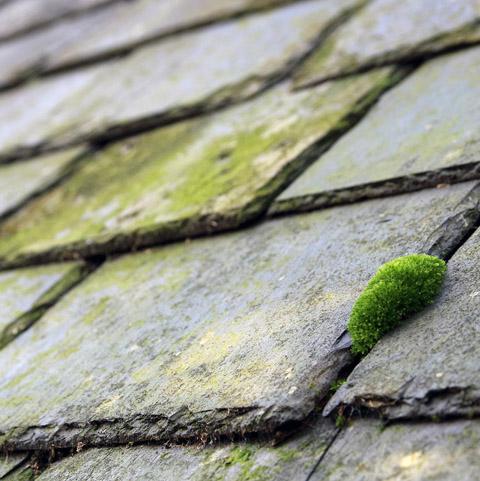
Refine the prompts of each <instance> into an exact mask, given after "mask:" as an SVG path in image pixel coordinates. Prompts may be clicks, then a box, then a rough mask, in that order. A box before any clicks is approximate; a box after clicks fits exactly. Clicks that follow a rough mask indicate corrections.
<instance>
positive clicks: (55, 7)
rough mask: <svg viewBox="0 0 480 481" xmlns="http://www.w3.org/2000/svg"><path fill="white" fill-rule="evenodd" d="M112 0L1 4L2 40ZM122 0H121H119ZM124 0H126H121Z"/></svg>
mask: <svg viewBox="0 0 480 481" xmlns="http://www.w3.org/2000/svg"><path fill="white" fill-rule="evenodd" d="M111 1H112V0H75V1H71V0H42V1H41V2H39V1H38V0H10V1H5V2H3V3H1V4H0V7H1V10H0V40H3V39H6V38H9V37H11V36H12V35H15V34H19V33H22V32H26V31H28V30H30V29H33V28H37V27H39V26H42V25H45V24H47V23H49V22H52V21H54V20H57V19H59V18H62V17H65V16H67V15H72V14H78V13H81V12H83V11H85V10H87V9H89V8H92V7H96V6H101V5H104V4H107V3H110V2H111ZM119 1H120V0H119ZM121 1H124V0H121Z"/></svg>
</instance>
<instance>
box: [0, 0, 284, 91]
mask: <svg viewBox="0 0 480 481" xmlns="http://www.w3.org/2000/svg"><path fill="white" fill-rule="evenodd" d="M285 1H286V0H261V1H258V0H229V1H228V2H218V1H217V0H208V1H205V0H203V1H202V2H198V0H180V1H178V0H177V1H175V2H165V1H158V0H136V1H116V2H113V3H112V4H111V5H109V6H108V8H101V9H94V10H93V11H91V12H90V13H88V14H84V15H79V16H74V17H73V18H71V19H65V20H63V21H61V22H57V23H55V24H54V25H52V26H50V27H49V28H45V29H40V30H36V31H34V32H32V33H31V34H30V35H25V36H23V37H21V38H14V39H13V40H11V41H10V42H5V43H3V44H2V45H0V66H1V67H2V68H1V72H0V85H2V84H3V85H9V84H11V83H14V82H15V81H18V80H19V79H21V78H22V77H25V76H28V77H30V76H32V75H34V74H39V73H41V72H44V71H51V70H52V69H53V70H55V69H58V68H60V67H61V68H65V67H66V66H72V65H74V64H78V63H85V62H87V61H93V60H99V59H105V58H106V57H108V56H112V55H115V54H120V53H125V52H128V51H131V50H132V49H133V48H135V47H136V46H138V45H141V44H143V43H145V42H147V41H151V40H153V39H156V38H159V37H162V36H165V35H166V34H169V33H173V32H178V31H181V30H185V29H188V28H192V27H193V26H195V25H200V24H205V23H211V22H214V21H218V20H220V19H225V18H228V17H232V16H235V15H239V14H240V13H246V12H248V11H249V10H250V11H252V10H253V11H258V10H260V9H263V8H266V7H273V6H275V5H281V4H282V3H285ZM0 35H1V34H0Z"/></svg>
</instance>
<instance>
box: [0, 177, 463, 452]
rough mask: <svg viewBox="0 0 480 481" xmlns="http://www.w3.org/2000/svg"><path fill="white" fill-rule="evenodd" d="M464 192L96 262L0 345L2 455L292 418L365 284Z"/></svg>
mask: <svg viewBox="0 0 480 481" xmlns="http://www.w3.org/2000/svg"><path fill="white" fill-rule="evenodd" d="M470 187H471V185H460V184H459V185H457V186H454V187H451V188H449V189H443V190H433V189H432V190H429V191H422V192H419V193H417V194H415V195H408V196H398V197H395V198H391V199H388V200H374V201H369V202H365V203H361V204H357V205H354V206H348V207H339V208H333V209H329V210H324V211H319V212H315V213H311V214H308V215H301V216H294V217H289V218H285V219H280V220H275V221H269V222H266V223H263V224H260V225H258V226H256V227H254V228H251V229H248V230H244V231H241V232H237V233H231V234H227V235H222V236H218V237H215V238H209V239H199V240H195V241H190V242H187V243H179V244H174V245H170V246H166V247H164V248H161V249H158V250H155V251H147V252H144V253H139V254H135V255H127V256H124V257H121V258H119V259H117V260H115V261H111V262H107V263H106V264H104V265H103V266H102V267H101V268H100V269H99V270H97V271H96V272H95V273H94V274H93V275H91V276H89V277H88V278H87V279H86V280H85V281H84V282H83V283H82V284H81V285H80V286H79V287H77V288H76V289H74V290H72V291H70V292H69V293H68V294H67V295H65V296H64V297H62V299H61V300H60V301H59V302H58V303H57V304H56V305H55V306H54V307H53V308H52V309H50V310H49V311H48V312H47V313H46V315H45V316H44V317H43V318H42V320H41V322H39V323H36V324H35V325H34V326H32V328H31V329H29V330H28V331H27V332H25V334H24V335H22V336H21V337H19V338H18V339H16V341H15V342H13V343H10V344H9V345H8V346H7V347H6V348H5V349H4V350H3V351H1V352H0V379H1V385H0V408H1V409H0V431H1V432H3V433H4V435H3V436H2V439H1V440H2V442H3V443H4V447H6V448H8V449H21V448H26V449H33V448H36V449H41V448H48V447H49V446H50V445H51V443H55V445H56V446H72V445H75V444H76V443H78V442H82V443H86V444H93V445H106V444H112V443H125V442H129V441H148V440H156V441H175V440H185V439H192V438H193V439H198V438H200V439H204V438H207V439H208V438H215V437H217V436H222V435H224V436H232V435H235V434H236V435H239V434H243V433H245V432H247V433H248V432H262V433H268V432H271V431H275V430H276V429H279V428H281V427H285V426H286V425H287V426H291V424H292V423H295V422H299V421H301V420H303V419H304V418H305V417H306V416H308V415H309V414H310V413H311V412H312V410H313V409H314V407H315V403H316V400H318V399H321V398H323V397H324V396H325V395H326V394H327V393H328V392H329V388H330V384H331V382H332V381H333V380H334V379H335V378H336V376H337V375H338V372H339V370H340V369H341V368H342V367H344V366H345V364H346V363H347V362H349V361H350V360H351V359H350V355H349V354H348V352H345V351H338V350H335V349H333V350H332V346H333V345H334V343H335V340H336V339H337V338H338V336H339V335H340V334H341V332H342V331H343V329H344V327H345V324H346V320H347V318H348V315H349V312H350V310H351V307H352V304H353V302H354V300H355V299H356V298H357V296H358V295H359V293H360V292H361V290H362V288H363V286H364V285H365V283H366V282H367V280H368V279H369V278H370V277H371V276H372V274H373V273H374V272H375V270H376V269H377V267H378V265H380V264H382V263H384V262H385V261H387V260H389V259H391V258H394V257H396V256H398V255H402V254H406V253H408V252H415V251H418V250H419V249H420V248H421V245H422V243H423V241H424V240H425V238H426V237H428V235H429V234H430V232H431V231H432V230H434V229H435V228H436V227H437V226H438V225H439V224H440V223H441V222H442V221H443V219H444V218H445V216H446V215H447V212H448V210H449V207H452V206H454V205H455V204H456V203H457V202H458V201H459V200H460V199H461V198H462V197H463V196H464V195H465V193H466V192H468V190H469V189H470ZM246 260H248V261H246Z"/></svg>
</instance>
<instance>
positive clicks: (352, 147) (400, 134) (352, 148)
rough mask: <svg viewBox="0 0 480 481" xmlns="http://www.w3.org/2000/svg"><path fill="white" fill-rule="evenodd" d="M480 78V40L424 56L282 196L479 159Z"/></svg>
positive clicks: (436, 168)
mask: <svg viewBox="0 0 480 481" xmlns="http://www.w3.org/2000/svg"><path fill="white" fill-rule="evenodd" d="M400 3H401V2H400ZM479 78H480V47H476V48H471V49H468V50H464V51H461V52H460V53H455V54H450V55H447V56H443V57H440V58H438V59H436V60H433V61H430V62H428V63H426V64H425V65H424V66H422V67H421V68H420V69H419V70H417V71H416V72H414V73H413V74H411V76H409V77H408V78H407V79H405V80H404V81H403V82H402V83H400V84H399V85H398V86H397V87H395V88H394V89H392V90H391V91H390V92H388V93H387V94H385V95H384V96H383V97H382V98H381V100H380V101H379V103H378V104H377V105H376V106H375V107H374V108H373V109H372V111H371V112H369V114H368V115H367V116H366V117H365V118H364V119H363V120H362V121H361V122H360V123H359V124H358V125H357V126H356V127H355V128H354V129H352V130H351V131H350V132H349V133H347V134H346V135H344V136H343V137H342V139H341V140H340V141H339V142H337V144H336V145H335V146H334V147H333V148H332V149H330V150H329V151H328V152H327V153H326V154H325V155H323V156H321V157H320V158H319V159H318V160H317V161H316V162H315V163H314V164H312V165H311V166H310V168H308V169H307V170H306V171H305V172H304V173H303V174H302V175H301V176H300V177H299V178H298V179H297V180H296V181H295V182H293V183H292V185H291V186H290V187H289V188H288V189H286V190H285V191H284V192H283V193H282V194H281V196H280V199H281V200H285V199H289V198H292V197H296V196H302V195H307V194H315V193H319V192H322V191H326V190H330V189H339V188H345V187H349V186H354V185H359V184H364V183H368V182H374V181H380V180H385V179H389V178H392V177H397V176H407V175H409V174H414V173H417V172H423V171H428V170H439V169H442V168H445V167H451V166H455V165H461V164H465V163H469V162H475V161H479V160H480V82H478V79H479Z"/></svg>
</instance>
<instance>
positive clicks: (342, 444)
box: [59, 420, 480, 481]
mask: <svg viewBox="0 0 480 481" xmlns="http://www.w3.org/2000/svg"><path fill="white" fill-rule="evenodd" d="M479 472H480V422H479V421H476V420H474V421H451V422H444V423H411V424H405V425H393V426H390V427H386V428H383V427H382V425H381V424H380V423H379V422H377V421H374V420H364V421H356V422H353V423H352V424H351V426H349V427H347V428H346V429H345V430H344V431H343V432H342V433H341V434H340V436H339V437H338V438H337V439H336V440H335V442H334V443H333V445H332V446H331V447H330V449H329V450H328V452H327V454H326V456H325V458H324V459H323V461H322V462H321V463H320V466H319V467H318V468H317V470H316V472H315V474H314V475H313V476H312V478H311V481H386V480H389V481H390V480H392V481H393V480H395V481H427V480H428V481H477V480H478V473H479ZM59 479H60V478H59Z"/></svg>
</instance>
